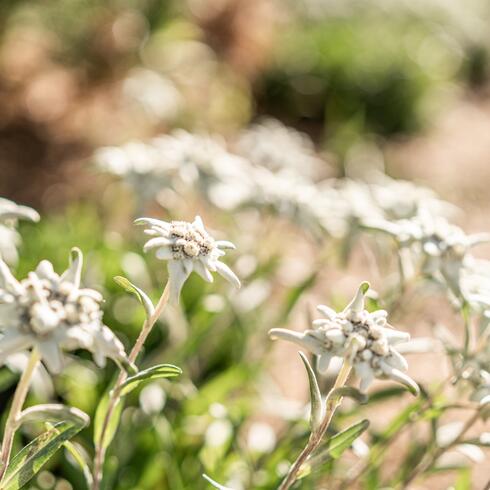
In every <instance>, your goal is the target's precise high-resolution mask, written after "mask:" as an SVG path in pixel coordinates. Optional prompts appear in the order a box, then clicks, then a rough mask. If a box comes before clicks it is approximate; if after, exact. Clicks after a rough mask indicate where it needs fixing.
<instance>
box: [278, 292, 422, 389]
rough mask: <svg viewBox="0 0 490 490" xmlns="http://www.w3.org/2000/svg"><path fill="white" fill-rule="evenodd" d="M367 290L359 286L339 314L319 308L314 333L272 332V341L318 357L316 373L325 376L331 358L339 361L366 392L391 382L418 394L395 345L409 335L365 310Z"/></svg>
mask: <svg viewBox="0 0 490 490" xmlns="http://www.w3.org/2000/svg"><path fill="white" fill-rule="evenodd" d="M368 289H369V284H368V283H362V284H361V286H360V287H359V289H358V291H357V294H356V295H355V297H354V298H353V300H352V301H351V302H350V303H349V305H348V306H347V307H346V308H345V309H344V310H343V311H342V312H340V313H337V312H336V311H335V310H333V309H332V308H329V307H328V306H324V305H320V306H318V311H320V313H322V314H323V315H324V317H325V318H320V319H318V320H314V322H313V327H314V328H313V329H311V330H306V331H305V332H303V333H299V332H294V331H292V330H286V329H282V328H273V329H272V330H270V332H269V335H270V336H271V338H272V339H283V340H289V341H291V342H294V343H295V344H297V345H299V346H301V347H303V348H305V349H307V350H309V351H310V352H312V353H313V354H315V355H317V356H318V370H319V371H320V372H322V373H324V372H326V370H327V369H328V366H329V364H330V361H331V359H332V358H333V357H342V358H344V359H346V360H348V362H350V364H351V365H352V367H353V368H354V371H355V373H356V374H357V376H358V377H359V378H360V381H361V390H362V391H365V390H366V389H367V388H368V386H369V385H370V384H371V383H372V381H373V380H374V379H375V378H381V379H386V378H389V379H392V380H394V381H397V382H399V383H402V384H404V385H405V386H407V387H408V388H409V389H410V390H411V391H412V392H418V386H417V384H416V383H415V381H413V380H412V379H411V378H410V377H409V376H408V375H407V374H405V371H406V370H407V369H408V364H407V362H406V360H405V358H404V357H403V356H402V355H401V354H400V353H399V352H398V351H397V350H395V348H394V345H396V344H399V343H402V342H407V341H408V340H409V339H410V335H409V334H408V333H406V332H400V331H398V330H395V329H393V328H392V327H391V326H390V325H389V324H388V323H387V313H386V311H384V310H377V311H374V312H372V313H369V312H368V311H367V310H365V309H364V296H365V294H366V292H367V290H368Z"/></svg>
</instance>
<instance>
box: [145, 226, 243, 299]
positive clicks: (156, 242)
mask: <svg viewBox="0 0 490 490" xmlns="http://www.w3.org/2000/svg"><path fill="white" fill-rule="evenodd" d="M136 223H137V224H142V225H148V226H149V228H147V229H146V230H145V233H146V234H148V235H150V236H151V237H152V238H150V240H148V241H147V242H146V244H145V246H144V250H145V252H146V251H148V250H152V249H154V250H155V255H156V257H157V258H158V259H160V260H167V261H168V273H169V281H170V298H171V300H172V301H173V302H177V301H178V298H179V296H180V291H181V290H182V286H183V285H184V283H185V281H186V280H187V278H188V277H189V275H190V274H191V272H192V271H195V272H197V273H198V274H199V275H200V276H201V277H202V278H203V279H204V280H205V281H207V282H213V275H212V274H211V272H217V273H218V274H220V275H221V276H223V277H224V278H225V279H226V280H227V281H229V282H230V283H231V284H233V285H234V286H235V287H237V288H239V287H240V280H239V279H238V277H237V276H236V275H235V273H234V272H233V271H232V270H231V269H230V268H229V267H228V266H227V265H226V264H224V263H223V262H221V261H220V259H221V257H222V256H223V255H225V252H224V250H225V249H234V248H235V246H234V245H233V243H231V242H228V241H226V240H214V238H212V237H211V236H210V235H209V234H208V232H207V231H206V230H205V228H204V225H203V222H202V220H201V218H200V217H199V216H196V218H195V219H194V221H193V222H192V223H189V222H186V221H171V222H167V221H161V220H158V219H153V218H140V219H138V220H136Z"/></svg>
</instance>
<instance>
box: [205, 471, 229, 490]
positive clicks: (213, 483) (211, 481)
mask: <svg viewBox="0 0 490 490" xmlns="http://www.w3.org/2000/svg"><path fill="white" fill-rule="evenodd" d="M202 477H203V478H204V479H205V480H207V481H208V482H209V483H211V485H213V487H214V488H217V489H218V490H233V489H232V488H229V487H225V486H224V485H220V484H219V483H218V482H216V481H214V480H213V479H212V478H210V477H209V476H208V475H206V474H203V475H202Z"/></svg>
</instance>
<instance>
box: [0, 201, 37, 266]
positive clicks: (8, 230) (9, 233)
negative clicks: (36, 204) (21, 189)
mask: <svg viewBox="0 0 490 490" xmlns="http://www.w3.org/2000/svg"><path fill="white" fill-rule="evenodd" d="M19 219H26V220H30V221H34V222H37V221H39V214H38V213H37V211H35V210H34V209H32V208H29V207H27V206H19V205H18V204H16V203H15V202H13V201H9V200H8V199H4V198H1V197H0V257H1V258H3V260H5V261H6V262H7V263H9V264H15V263H16V262H17V259H18V254H17V247H18V245H19V243H20V236H19V234H18V233H17V231H16V230H15V225H16V223H17V220H19Z"/></svg>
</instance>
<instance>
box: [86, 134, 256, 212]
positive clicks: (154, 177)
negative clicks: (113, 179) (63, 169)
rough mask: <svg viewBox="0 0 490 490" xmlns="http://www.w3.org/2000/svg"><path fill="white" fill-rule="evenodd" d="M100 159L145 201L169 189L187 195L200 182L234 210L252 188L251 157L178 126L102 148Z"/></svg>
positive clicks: (102, 166)
mask: <svg viewBox="0 0 490 490" xmlns="http://www.w3.org/2000/svg"><path fill="white" fill-rule="evenodd" d="M94 160H95V163H96V165H97V166H98V168H99V169H101V170H102V171H105V172H109V173H112V174H114V175H116V176H118V177H120V178H122V179H123V180H124V181H125V182H126V183H127V184H128V185H129V186H130V187H131V188H132V189H134V191H135V194H136V197H137V198H138V199H139V200H140V201H141V203H140V205H141V204H144V202H145V201H146V200H151V199H153V198H155V197H156V196H157V195H158V194H159V193H160V192H161V191H163V190H164V189H165V188H171V189H173V190H175V191H177V193H179V192H182V193H184V194H185V193H186V192H189V190H190V189H194V188H196V187H197V189H198V190H199V191H200V192H202V193H203V194H204V195H205V196H206V197H207V198H208V199H209V200H210V201H211V202H212V203H213V204H214V205H216V206H218V207H220V208H222V209H233V208H235V207H237V206H239V205H240V204H241V203H242V202H244V201H245V200H246V199H249V197H250V194H251V192H252V184H253V183H252V181H251V179H250V167H251V165H250V164H249V162H248V161H247V160H246V159H244V158H242V157H240V156H238V155H233V154H231V153H230V152H229V151H228V150H227V148H226V145H225V142H224V140H223V139H221V138H218V137H214V136H211V135H207V134H193V133H189V132H187V131H184V130H182V129H178V130H175V131H173V132H171V133H169V134H164V135H161V136H158V137H156V138H153V139H152V140H150V141H149V142H146V143H143V142H129V143H127V144H125V145H123V146H120V147H108V148H101V149H99V150H98V151H97V152H96V153H95V156H94Z"/></svg>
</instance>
